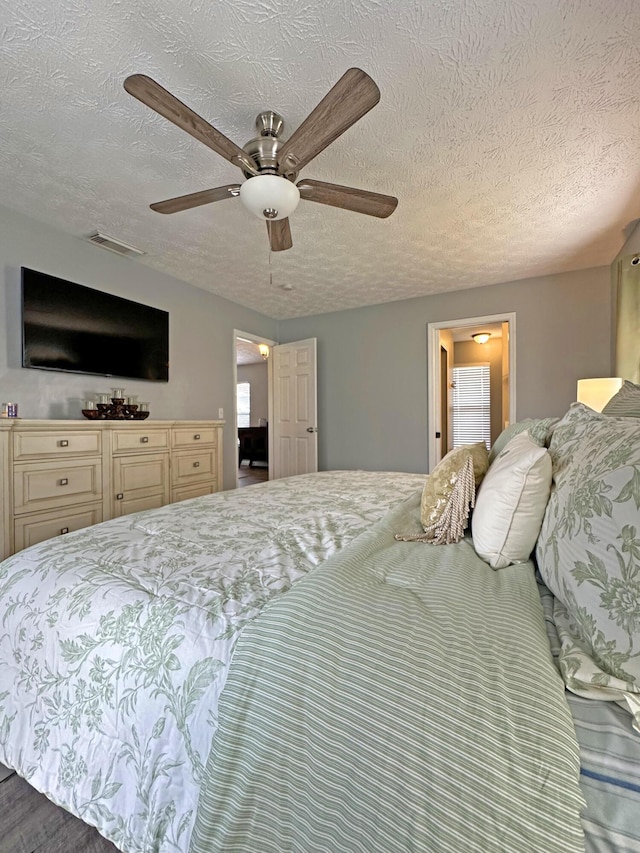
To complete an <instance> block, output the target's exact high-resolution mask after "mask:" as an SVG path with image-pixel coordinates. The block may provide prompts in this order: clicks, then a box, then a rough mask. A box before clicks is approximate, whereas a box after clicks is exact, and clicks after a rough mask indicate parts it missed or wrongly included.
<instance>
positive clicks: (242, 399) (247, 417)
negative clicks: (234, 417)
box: [236, 382, 251, 427]
mask: <svg viewBox="0 0 640 853" xmlns="http://www.w3.org/2000/svg"><path fill="white" fill-rule="evenodd" d="M236 393H237V412H238V426H239V427H248V426H251V384H250V383H249V382H238V385H237V388H236Z"/></svg>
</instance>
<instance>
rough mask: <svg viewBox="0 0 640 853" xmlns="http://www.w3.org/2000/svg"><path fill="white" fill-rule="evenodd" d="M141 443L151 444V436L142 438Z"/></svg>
mask: <svg viewBox="0 0 640 853" xmlns="http://www.w3.org/2000/svg"><path fill="white" fill-rule="evenodd" d="M140 442H141V444H149V436H148V435H143V436H142V438H141V439H140Z"/></svg>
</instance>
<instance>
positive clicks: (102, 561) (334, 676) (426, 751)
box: [0, 416, 640, 853]
mask: <svg viewBox="0 0 640 853" xmlns="http://www.w3.org/2000/svg"><path fill="white" fill-rule="evenodd" d="M598 417H600V418H604V417H605V416H598ZM614 420H615V422H616V423H617V422H618V421H620V422H624V423H625V424H628V423H629V422H630V420H631V419H630V418H615V419H614ZM614 420H611V423H613V422H614ZM536 426H539V425H538V424H533V425H532V424H529V428H528V430H527V429H523V430H520V432H526V433H527V435H531V434H533V433H535V427H536ZM560 426H561V427H562V424H561V425H560ZM569 427H571V424H569V425H568V426H566V428H565V433H563V432H562V428H561V429H560V431H559V432H558V433H557V434H558V435H560V436H562V435H563V434H567V430H568V429H569ZM541 428H542V427H541ZM571 428H572V429H573V427H571ZM625 428H626V427H625ZM589 429H590V430H591V425H590V427H589ZM543 431H544V433H545V436H544V439H543V441H544V442H546V443H549V437H550V433H551V430H550V429H549V425H548V424H545V425H544V430H543ZM574 431H575V430H574ZM514 436H515V433H514ZM508 438H511V439H512V440H513V436H509V437H508ZM505 441H507V439H505ZM552 442H553V440H552ZM509 443H510V442H508V441H507V446H508V445H509ZM626 443H627V444H628V443H629V442H628V441H627V442H626ZM511 446H512V447H513V445H511ZM639 446H640V442H639V443H638V444H637V445H636V451H637V450H638V447H639ZM546 452H547V451H546V450H545V453H546ZM553 454H554V448H553V443H552V446H551V456H552V457H553ZM560 455H561V454H558V453H557V452H556V459H557V460H559V459H560ZM493 464H494V463H492V466H493ZM554 464H556V462H554ZM624 464H625V465H627V466H628V465H629V464H630V465H632V466H634V465H636V466H637V467H638V469H639V470H640V459H638V458H636V457H633V458H631V457H629V455H627V457H626V459H625V463H624ZM489 470H490V471H491V470H492V468H490V469H489ZM496 470H497V469H496ZM554 476H555V474H554ZM639 476H640V474H639ZM487 482H488V480H487ZM560 485H561V484H560ZM424 487H425V477H424V476H423V475H416V474H400V473H397V474H396V473H381V472H364V471H362V472H357V471H341V472H324V473H320V474H317V475H305V476H302V477H293V478H287V479H284V480H280V481H275V482H271V483H265V484H261V485H256V486H251V487H249V488H245V489H241V490H236V491H234V492H224V493H221V494H217V495H209V496H206V497H201V498H196V499H195V500H191V501H184V502H182V503H180V504H174V505H171V506H168V507H164V508H161V509H158V510H153V511H149V512H144V513H138V514H136V515H132V516H125V517H122V518H119V519H116V520H112V521H109V522H106V523H104V524H100V525H96V526H95V527H92V528H87V529H85V530H82V531H77V532H76V533H72V534H68V535H67V536H66V537H64V538H61V539H54V540H49V541H48V542H44V543H40V544H39V545H36V546H34V547H32V548H29V549H27V550H25V551H23V552H20V553H18V554H16V555H14V556H13V557H11V558H10V559H9V560H6V561H5V562H4V563H2V564H0V761H1V762H3V763H4V764H6V765H7V766H8V767H10V768H13V769H15V770H17V771H18V773H20V774H21V775H22V776H23V777H24V778H25V779H26V780H27V781H29V782H30V784H31V785H33V786H34V787H35V788H36V789H38V790H39V791H42V792H43V793H45V794H46V795H47V796H48V797H49V798H50V799H51V800H53V801H54V802H55V803H57V804H59V805H61V806H63V807H64V808H66V809H68V810H69V811H70V812H72V813H73V814H76V815H77V816H79V817H80V818H82V819H83V820H84V821H86V822H87V823H89V824H91V825H94V826H96V827H97V828H98V830H99V831H100V833H101V834H102V835H104V836H105V837H106V838H108V839H109V840H111V841H112V842H113V843H114V844H115V845H116V846H117V847H118V848H119V849H120V850H122V851H124V853H169V851H172V853H175V851H180V853H188V851H190V853H204V851H207V853H214V851H221V853H227V851H231V850H234V851H236V850H237V851H247V853H248V851H255V853H257V851H269V850H273V851H279V852H280V851H283V853H284V851H292V853H293V851H297V853H319V851H331V853H336V852H337V851H340V850H344V851H349V853H355V851H363V853H365V852H366V853H378V851H384V853H393V851H397V853H406V851H415V853H426V851H430V853H431V851H454V850H455V851H458V850H460V849H466V850H509V851H510V850H513V851H525V850H531V851H533V850H536V851H540V850H545V851H549V853H550V851H558V853H559V852H560V851H562V852H563V853H569V851H574V850H575V851H578V850H583V849H585V844H586V848H587V849H588V850H590V851H594V853H595V851H605V850H616V851H619V853H623V851H640V828H639V827H640V821H638V820H637V815H638V814H640V812H639V811H638V806H639V805H640V771H639V767H640V746H639V743H640V735H638V734H637V733H636V732H634V731H633V729H632V725H631V721H632V720H633V717H632V715H631V714H630V713H629V709H628V708H627V709H625V708H624V707H623V706H624V702H623V701H622V700H620V704H618V700H619V699H620V696H619V691H617V687H616V685H613V686H611V684H608V685H605V686H604V689H605V690H606V691H608V693H607V696H606V698H607V701H602V700H600V699H597V698H593V697H591V696H589V697H588V698H586V697H587V694H589V693H590V691H591V692H594V691H595V692H596V693H597V690H598V689H599V688H598V686H597V685H596V686H595V687H592V688H584V689H582V690H581V691H580V692H581V693H582V696H575V695H571V694H568V693H567V691H566V688H565V684H566V681H567V672H566V660H569V661H571V660H573V657H571V655H570V654H569V655H568V654H567V653H566V647H567V643H568V640H567V624H568V623H567V621H566V620H565V622H563V621H562V619H560V618H559V616H558V612H559V608H561V607H562V606H564V605H563V604H562V602H560V601H559V599H558V598H557V597H556V595H555V594H554V592H555V591H554V592H552V591H551V590H550V588H549V586H547V585H546V582H547V581H549V580H551V581H552V580H553V577H552V575H553V573H552V572H551V573H547V577H544V581H545V582H544V583H543V575H542V574H538V575H537V577H536V567H535V565H534V563H533V562H532V561H530V560H525V561H518V562H516V563H515V564H511V565H508V566H506V567H504V568H501V569H499V570H496V569H495V568H493V567H492V566H491V565H490V564H489V563H488V562H487V560H486V559H483V558H481V557H479V556H478V554H477V553H476V550H475V547H474V538H473V535H472V532H473V531H472V530H471V529H468V530H467V531H466V534H465V535H464V537H462V538H460V539H459V541H457V542H454V543H452V544H449V545H444V546H442V547H440V546H434V545H431V544H425V543H424V542H421V541H416V540H417V539H419V536H420V534H421V533H422V531H423V530H424V525H423V517H422V511H423V507H422V501H423V498H424V492H425V488H424ZM556 487H558V490H559V491H561V488H560V486H558V484H556V483H554V489H555V488H556ZM483 488H484V487H483V486H480V490H479V492H478V503H477V506H476V508H477V509H478V510H480V509H481V504H480V496H481V494H482V489H483ZM552 496H553V493H552ZM549 507H551V510H549V508H547V510H546V513H550V521H549V524H551V528H550V530H551V531H552V533H553V530H555V528H554V527H553V525H554V524H555V525H556V526H557V524H558V512H557V505H552V502H551V501H550V502H549ZM554 507H555V509H554ZM554 512H555V516H554V515H553V513H554ZM478 517H480V515H479V516H478ZM474 518H475V515H474V516H473V517H472V521H473V519H474ZM545 519H546V514H545ZM416 534H417V535H416ZM591 535H595V534H594V532H593V529H592V530H591ZM551 538H552V539H553V535H551ZM626 541H627V542H629V541H631V540H630V539H629V537H627V540H626ZM538 562H539V566H538V568H541V564H544V555H541V559H540V560H539V561H538ZM550 585H551V586H553V583H551V584H550ZM560 594H562V591H560ZM563 650H564V651H563ZM583 651H584V650H583ZM574 657H575V655H574ZM563 666H564V667H565V670H563ZM573 674H574V675H575V671H574V673H573ZM600 680H601V681H602V679H600ZM596 681H597V679H596ZM573 688H574V693H575V685H573ZM626 688H627V692H629V693H630V694H633V691H634V688H633V685H632V684H631V683H626ZM583 697H584V698H583ZM585 833H586V841H585Z"/></svg>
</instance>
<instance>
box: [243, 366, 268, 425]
mask: <svg viewBox="0 0 640 853" xmlns="http://www.w3.org/2000/svg"><path fill="white" fill-rule="evenodd" d="M268 372H269V368H268V366H267V362H266V361H263V362H260V363H259V364H239V365H238V382H248V383H249V385H251V426H258V421H259V420H260V418H265V420H266V419H267V418H268V417H269V377H268Z"/></svg>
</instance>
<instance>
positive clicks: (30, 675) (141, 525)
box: [0, 471, 424, 853]
mask: <svg viewBox="0 0 640 853" xmlns="http://www.w3.org/2000/svg"><path fill="white" fill-rule="evenodd" d="M423 483H424V477H422V476H420V475H411V474H388V473H372V472H346V471H345V472H331V473H323V474H318V475H308V476H302V477H294V478H289V479H285V480H279V481H276V482H273V483H267V484H264V485H260V486H252V487H250V488H245V489H241V490H236V491H234V492H224V493H221V494H218V495H210V496H207V497H202V498H197V499H195V500H192V501H185V502H184V503H180V504H174V505H172V506H167V507H163V508H162V509H158V510H153V511H150V512H144V513H138V514H136V515H133V516H125V517H123V518H121V519H116V520H113V521H109V522H105V523H104V524H100V525H97V526H95V527H91V528H87V529H85V530H81V531H78V532H76V533H71V534H69V535H67V536H64V537H59V538H56V539H52V540H49V541H47V542H43V543H40V544H39V545H36V546H34V547H33V548H30V549H27V550H25V551H23V552H20V553H19V554H16V555H15V556H13V557H11V558H10V559H9V560H6V561H5V562H4V563H2V564H0V761H2V762H3V763H4V764H6V765H7V766H9V767H12V768H14V769H16V770H17V771H18V772H19V773H20V774H21V775H23V776H24V777H25V778H26V779H27V780H28V781H29V782H30V783H31V784H32V785H33V786H34V787H35V788H37V789H38V790H40V791H43V792H44V793H46V794H47V795H48V796H49V797H50V798H51V799H52V800H53V801H54V802H56V803H58V804H59V805H62V806H64V807H65V808H67V809H68V810H69V811H71V812H72V813H74V814H76V815H78V816H79V817H81V818H82V819H83V820H85V821H86V822H87V823H90V824H93V825H95V826H97V827H98V829H99V831H100V832H101V833H102V834H103V835H104V836H106V837H107V838H109V839H110V840H111V841H113V843H114V844H115V845H116V846H117V847H118V848H120V849H121V850H122V851H125V853H175V851H185V850H187V849H188V846H189V839H190V835H191V831H192V825H193V820H194V813H195V809H196V805H197V801H198V794H199V789H200V783H201V781H202V778H203V772H204V763H205V762H206V760H207V755H208V753H209V748H210V745H211V739H212V735H213V732H214V730H215V728H216V721H217V719H216V717H217V702H218V697H219V694H220V691H221V689H222V686H223V684H224V681H225V678H226V673H227V669H228V665H229V663H230V660H231V655H232V651H233V648H234V644H235V640H236V638H237V636H238V634H239V632H240V630H241V629H242V627H243V626H244V625H245V624H247V623H248V622H249V621H251V620H252V619H253V618H254V617H255V616H256V615H257V614H258V613H260V611H261V609H262V607H263V606H264V604H265V603H266V602H267V601H269V600H270V599H272V598H273V597H274V596H276V595H278V594H281V593H283V592H285V591H286V590H288V589H289V588H290V587H291V586H292V584H293V583H295V581H296V580H298V579H299V578H301V577H302V576H304V575H305V573H307V572H308V571H309V570H310V569H312V568H314V567H316V566H319V565H320V564H321V563H323V562H324V561H325V560H326V559H327V558H328V557H330V556H331V555H332V554H334V553H335V552H336V551H338V550H339V549H341V548H342V547H344V546H345V545H347V544H348V543H349V542H351V541H352V540H354V539H355V538H356V537H357V536H358V535H359V534H361V533H362V532H364V531H365V530H367V529H368V528H369V527H370V526H371V525H372V524H374V523H375V522H376V521H377V520H378V519H380V518H381V517H382V516H384V515H385V513H386V512H387V510H388V509H389V508H390V507H391V506H393V505H395V504H396V503H398V502H399V501H401V500H403V499H404V498H406V497H407V496H408V495H411V494H413V493H415V492H416V490H419V489H421V488H422V485H423Z"/></svg>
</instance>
